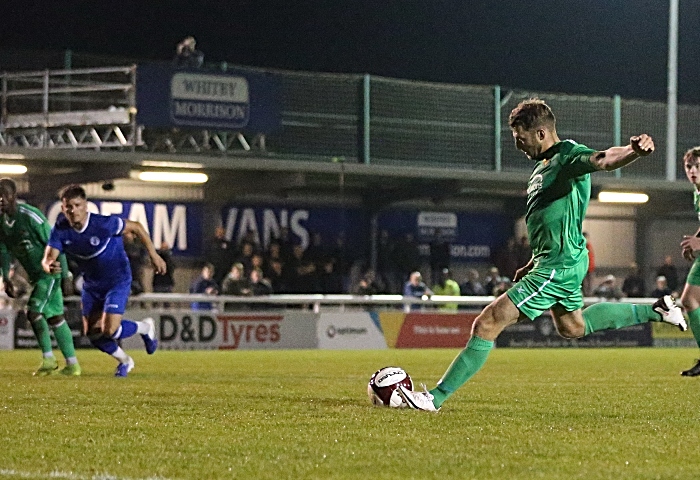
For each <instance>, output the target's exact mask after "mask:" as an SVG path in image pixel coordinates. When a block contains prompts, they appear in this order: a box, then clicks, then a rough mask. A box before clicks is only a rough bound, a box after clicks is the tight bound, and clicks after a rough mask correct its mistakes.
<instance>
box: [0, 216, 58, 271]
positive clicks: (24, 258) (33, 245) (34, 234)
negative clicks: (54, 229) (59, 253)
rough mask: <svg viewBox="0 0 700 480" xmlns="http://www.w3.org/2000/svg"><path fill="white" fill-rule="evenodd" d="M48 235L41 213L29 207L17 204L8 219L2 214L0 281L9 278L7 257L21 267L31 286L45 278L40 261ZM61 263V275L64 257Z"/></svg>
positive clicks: (47, 224) (46, 225)
mask: <svg viewBox="0 0 700 480" xmlns="http://www.w3.org/2000/svg"><path fill="white" fill-rule="evenodd" d="M50 233H51V227H50V226H49V222H48V220H47V219H46V217H45V216H44V214H43V213H41V211H40V210H39V209H37V208H35V207H32V206H31V205H27V204H23V203H19V204H17V212H16V213H15V214H14V215H12V216H10V215H7V214H4V213H3V214H2V215H1V216H0V260H1V261H2V264H1V266H2V275H3V278H7V277H8V275H9V263H10V256H13V257H15V258H16V259H17V260H18V261H19V263H21V264H22V266H23V267H24V270H26V272H27V275H28V276H29V281H30V282H31V283H33V284H34V283H36V282H37V281H38V280H39V279H40V278H41V277H42V276H44V275H47V274H46V273H45V272H44V270H43V269H42V268H41V260H42V258H43V257H44V250H45V249H46V244H47V243H48V241H49V234H50ZM61 263H62V267H64V268H63V270H64V272H65V271H66V268H65V267H66V265H65V257H64V261H63V262H61ZM55 276H57V277H58V276H60V275H59V274H56V275H55Z"/></svg>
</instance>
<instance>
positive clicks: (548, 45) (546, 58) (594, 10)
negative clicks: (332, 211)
mask: <svg viewBox="0 0 700 480" xmlns="http://www.w3.org/2000/svg"><path fill="white" fill-rule="evenodd" d="M3 4H4V5H5V8H3V14H2V15H0V48H3V47H13V48H34V49H44V50H50V49H54V50H56V49H65V48H71V49H73V50H74V51H76V52H85V53H104V54H111V55H119V56H125V57H135V58H152V59H162V60H169V59H170V58H172V54H173V51H174V47H175V45H176V43H177V42H178V41H179V40H180V39H181V38H183V37H184V36H186V35H188V34H191V35H194V36H195V37H196V38H197V40H198V47H199V48H200V49H201V50H202V51H203V52H204V53H205V55H206V60H207V61H221V60H226V61H228V62H229V63H234V64H235V63H239V64H246V65H255V66H263V67H279V68H289V69H299V70H312V71H328V72H353V73H370V74H376V75H384V76H390V77H399V78H409V79H420V80H428V81H439V82H451V83H467V84H500V85H502V86H504V87H519V88H525V89H530V90H539V91H556V92H570V93H582V94H601V95H613V94H616V93H618V94H620V95H622V96H623V97H625V98H646V99H657V100H665V98H666V66H667V51H668V1H667V0H568V1H567V0H560V1H554V0H539V1H536V2H530V1H525V0H510V1H501V2H498V1H493V0H488V1H487V0H481V1H469V0H449V1H447V0H433V1H421V2H418V1H413V0H356V1H347V0H325V1H301V0H297V1H295V0H288V1H286V2H281V1H274V2H270V1H264V0H260V1H254V0H251V1H246V0H231V1H213V0H200V1H197V2H194V1H193V2H184V1H156V0H139V1H131V0H127V1H117V0H107V1H104V2H94V1H80V2H75V1H70V0H68V1H63V2H58V1H23V2H16V1H15V2H8V1H5V2H3ZM680 4H681V5H680V13H681V20H680V42H679V43H680V47H679V88H678V98H679V101H680V102H686V103H687V102H692V103H700V87H699V85H700V82H698V79H700V27H699V26H700V2H698V0H680ZM0 69H2V66H1V65H0Z"/></svg>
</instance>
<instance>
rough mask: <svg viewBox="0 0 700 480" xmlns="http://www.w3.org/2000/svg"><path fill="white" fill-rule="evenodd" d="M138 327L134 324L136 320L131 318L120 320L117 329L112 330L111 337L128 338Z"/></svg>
mask: <svg viewBox="0 0 700 480" xmlns="http://www.w3.org/2000/svg"><path fill="white" fill-rule="evenodd" d="M138 329H139V326H138V325H136V322H134V321H133V320H127V319H126V318H125V319H123V320H122V323H121V325H119V328H117V331H116V332H114V335H112V338H113V339H115V340H117V339H119V338H129V337H130V336H132V335H133V334H135V333H136V332H137V331H138Z"/></svg>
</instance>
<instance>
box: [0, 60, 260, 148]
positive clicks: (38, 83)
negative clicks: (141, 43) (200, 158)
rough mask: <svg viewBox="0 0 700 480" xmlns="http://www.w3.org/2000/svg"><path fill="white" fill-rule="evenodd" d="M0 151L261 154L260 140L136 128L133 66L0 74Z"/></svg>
mask: <svg viewBox="0 0 700 480" xmlns="http://www.w3.org/2000/svg"><path fill="white" fill-rule="evenodd" d="M0 82H1V89H2V90H1V93H0V146H2V147H23V148H57V149H93V150H106V149H118V150H136V149H143V150H148V151H163V152H168V153H204V152H207V153H211V152H219V153H223V154H225V153H229V152H241V151H243V152H245V151H250V150H253V149H257V150H258V151H264V150H265V136H264V135H263V134H257V135H254V136H252V137H251V138H246V137H245V136H244V134H243V133H241V132H218V131H210V130H197V129H159V128H149V129H147V130H146V129H145V128H144V127H143V126H142V125H138V124H137V123H136V112H137V106H136V65H129V66H121V67H102V68H84V69H64V70H41V71H33V72H13V73H3V74H1V75H0Z"/></svg>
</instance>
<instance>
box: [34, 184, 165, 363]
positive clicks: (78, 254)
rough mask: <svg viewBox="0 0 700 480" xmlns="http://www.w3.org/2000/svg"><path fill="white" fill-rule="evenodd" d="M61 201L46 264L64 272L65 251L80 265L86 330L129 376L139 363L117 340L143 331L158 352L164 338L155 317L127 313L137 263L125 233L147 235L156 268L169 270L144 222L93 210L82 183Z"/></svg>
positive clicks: (144, 239) (70, 188)
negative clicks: (133, 264) (127, 248)
mask: <svg viewBox="0 0 700 480" xmlns="http://www.w3.org/2000/svg"><path fill="white" fill-rule="evenodd" d="M61 203H62V213H61V214H59V216H58V219H57V220H56V224H55V225H54V227H53V229H52V230H51V236H50V238H49V242H48V245H47V246H46V251H45V252H44V258H43V260H42V267H43V268H44V270H45V271H46V272H47V273H56V272H58V271H60V268H61V267H60V263H59V262H58V256H59V255H60V254H61V253H62V252H64V253H65V254H66V255H67V256H68V257H69V258H71V259H72V260H74V261H75V262H76V263H77V264H78V269H79V270H80V273H82V275H83V279H84V285H83V292H82V315H83V325H84V329H85V332H86V333H87V335H88V337H89V338H90V342H91V343H92V344H93V345H94V346H95V347H97V348H98V349H99V350H101V351H103V352H105V353H107V354H109V355H111V356H113V357H114V358H116V359H117V360H118V361H119V365H118V366H117V371H116V373H115V376H117V377H126V376H127V374H128V373H129V372H130V371H131V369H133V368H134V360H133V359H132V358H131V357H130V356H129V355H127V354H126V353H125V352H124V350H122V349H121V347H120V346H119V344H118V343H117V340H119V339H121V338H128V337H130V336H132V335H134V334H136V333H139V334H140V335H141V337H142V338H143V341H144V345H145V346H146V352H147V353H148V354H152V353H154V352H155V351H156V348H157V347H158V340H157V339H156V335H155V327H154V325H153V319H151V318H146V319H144V320H143V321H140V322H137V321H133V320H127V319H123V318H122V316H123V315H124V310H125V309H126V304H127V301H128V299H129V293H130V291H131V268H130V267H129V259H128V257H127V256H126V252H125V251H124V243H123V240H122V235H123V234H125V233H133V234H135V235H136V236H137V237H138V238H139V239H140V240H141V242H142V243H143V244H144V245H145V246H146V249H147V250H148V254H149V256H150V257H151V262H153V268H154V270H155V272H156V273H158V274H163V273H165V270H166V266H165V261H163V259H162V258H161V257H160V256H159V255H158V254H157V253H156V249H155V247H154V246H153V242H151V239H150V238H149V237H148V233H147V232H146V230H145V229H144V228H143V226H142V225H141V224H140V223H138V222H132V221H131V220H123V219H121V218H119V217H117V216H115V215H109V216H105V215H98V214H95V213H90V212H88V209H87V195H86V194H85V190H84V189H83V188H82V187H81V186H80V185H69V186H68V187H66V188H65V189H64V190H63V191H62V193H61Z"/></svg>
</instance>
